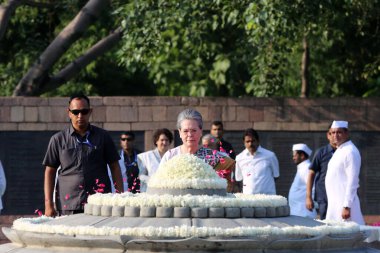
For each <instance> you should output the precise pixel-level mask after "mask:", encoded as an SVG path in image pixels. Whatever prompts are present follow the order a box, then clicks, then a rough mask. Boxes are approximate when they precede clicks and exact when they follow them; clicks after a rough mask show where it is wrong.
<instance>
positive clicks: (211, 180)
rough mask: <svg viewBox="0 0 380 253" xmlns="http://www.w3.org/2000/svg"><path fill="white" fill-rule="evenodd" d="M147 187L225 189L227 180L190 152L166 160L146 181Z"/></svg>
mask: <svg viewBox="0 0 380 253" xmlns="http://www.w3.org/2000/svg"><path fill="white" fill-rule="evenodd" d="M148 187H152V188H163V189H189V188H191V189H226V187H227V181H226V180H225V179H223V178H220V177H219V176H218V175H217V174H216V173H215V171H214V170H213V168H212V167H211V166H210V165H209V164H207V163H205V162H204V161H203V160H201V159H199V158H198V157H196V156H194V155H190V154H184V155H178V156H175V157H173V158H172V159H170V160H168V161H166V162H165V163H164V164H162V166H160V167H159V168H158V170H157V172H156V173H155V174H154V175H153V176H152V177H151V179H150V180H149V182H148Z"/></svg>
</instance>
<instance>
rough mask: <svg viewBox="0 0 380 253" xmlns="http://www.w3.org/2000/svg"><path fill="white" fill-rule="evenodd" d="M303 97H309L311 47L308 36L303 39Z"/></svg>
mask: <svg viewBox="0 0 380 253" xmlns="http://www.w3.org/2000/svg"><path fill="white" fill-rule="evenodd" d="M301 79H302V87H301V97H302V98H307V97H309V45H308V43H307V39H306V36H305V37H304V38H303V54H302V66H301Z"/></svg>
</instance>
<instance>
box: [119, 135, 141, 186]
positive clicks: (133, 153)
mask: <svg viewBox="0 0 380 253" xmlns="http://www.w3.org/2000/svg"><path fill="white" fill-rule="evenodd" d="M134 143H135V134H134V133H133V132H132V131H126V132H122V133H121V134H120V146H121V150H120V153H119V154H120V157H121V159H120V160H119V165H120V168H121V175H122V177H123V182H124V190H125V191H128V192H132V193H137V192H140V179H139V173H140V169H139V167H138V160H137V155H138V154H139V153H141V152H140V151H139V150H137V149H136V148H135V145H134Z"/></svg>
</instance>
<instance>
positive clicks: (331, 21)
mask: <svg viewBox="0 0 380 253" xmlns="http://www.w3.org/2000/svg"><path fill="white" fill-rule="evenodd" d="M120 14H123V15H125V20H124V23H123V24H124V27H125V29H126V30H127V31H128V32H126V33H125V36H124V39H123V42H124V43H123V47H122V49H121V50H120V57H119V58H120V62H121V63H122V64H123V66H125V67H126V68H128V69H133V68H145V69H147V70H148V73H149V76H150V78H151V79H152V80H154V82H155V84H156V85H157V88H158V90H159V94H165V95H178V94H180V95H187V94H188V92H190V94H191V95H198V96H199V95H200V96H203V95H229V96H241V95H253V96H284V95H285V96H296V95H298V94H299V92H300V73H299V71H300V61H301V54H302V39H303V37H304V36H306V37H307V39H308V41H309V44H310V50H311V66H310V72H311V77H312V78H311V79H312V82H311V84H312V87H311V91H312V93H311V94H312V96H341V95H353V96H365V95H366V94H367V95H368V88H370V87H371V86H373V87H377V88H376V89H378V85H379V83H378V82H379V81H378V80H379V60H378V59H379V55H380V54H379V47H378V46H377V45H378V43H379V38H380V36H379V15H378V14H379V6H378V1H376V0H375V1H371V0H365V1H358V0H340V1H288V2H284V1H280V0H259V1H245V0H241V1H228V0H213V1H202V0H194V1H185V2H182V1H175V0H168V1H163V0H143V1H135V2H131V3H130V4H128V5H125V6H124V7H123V8H122V10H121V11H120ZM377 94H378V93H377Z"/></svg>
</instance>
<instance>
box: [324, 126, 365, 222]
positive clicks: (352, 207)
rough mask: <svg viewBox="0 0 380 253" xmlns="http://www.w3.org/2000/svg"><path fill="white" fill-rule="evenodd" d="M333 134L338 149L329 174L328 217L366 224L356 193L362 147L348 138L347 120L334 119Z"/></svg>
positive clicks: (332, 159)
mask: <svg viewBox="0 0 380 253" xmlns="http://www.w3.org/2000/svg"><path fill="white" fill-rule="evenodd" d="M331 134H332V138H333V142H334V144H335V145H336V147H337V149H336V151H335V153H334V155H333V156H332V158H331V160H330V162H329V164H328V169H327V174H326V181H325V183H326V193H327V199H328V207H327V214H326V219H327V220H338V221H342V220H344V221H354V222H356V223H358V224H364V219H363V215H362V212H361V210H360V200H359V197H358V194H357V190H358V188H359V174H360V166H361V157H360V153H359V150H358V149H357V148H356V146H355V145H354V144H353V143H352V142H351V141H350V139H349V133H348V122H347V121H334V122H333V123H332V125H331Z"/></svg>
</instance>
